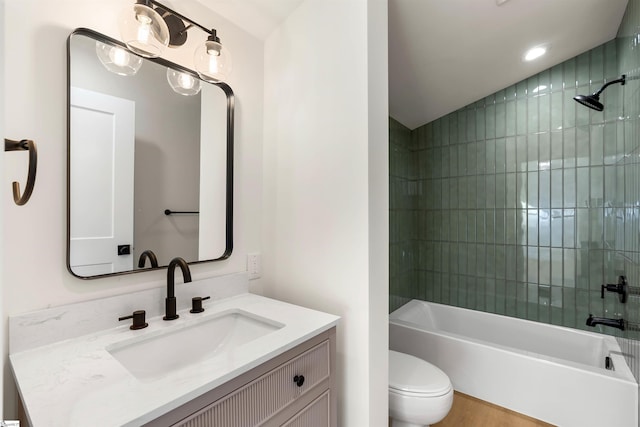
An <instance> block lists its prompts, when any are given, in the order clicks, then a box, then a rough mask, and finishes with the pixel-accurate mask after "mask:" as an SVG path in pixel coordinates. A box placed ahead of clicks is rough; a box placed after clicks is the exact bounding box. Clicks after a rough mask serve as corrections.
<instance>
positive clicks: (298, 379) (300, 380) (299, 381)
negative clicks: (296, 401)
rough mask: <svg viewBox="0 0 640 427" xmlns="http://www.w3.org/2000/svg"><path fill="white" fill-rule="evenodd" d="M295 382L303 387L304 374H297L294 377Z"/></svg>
mask: <svg viewBox="0 0 640 427" xmlns="http://www.w3.org/2000/svg"><path fill="white" fill-rule="evenodd" d="M293 382H294V383H296V385H297V386H298V387H302V384H304V375H296V376H295V377H293Z"/></svg>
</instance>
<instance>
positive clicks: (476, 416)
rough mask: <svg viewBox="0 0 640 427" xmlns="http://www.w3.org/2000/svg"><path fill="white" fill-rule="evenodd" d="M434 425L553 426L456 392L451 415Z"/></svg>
mask: <svg viewBox="0 0 640 427" xmlns="http://www.w3.org/2000/svg"><path fill="white" fill-rule="evenodd" d="M433 427H553V425H552V424H547V423H544V422H542V421H539V420H536V419H534V418H531V417H527V416H526V415H522V414H519V413H517V412H513V411H510V410H508V409H505V408H502V407H500V406H497V405H493V404H491V403H488V402H485V401H482V400H480V399H476V398H475V397H471V396H468V395H466V394H462V393H458V392H457V391H456V392H455V395H454V397H453V406H452V407H451V411H449V415H447V417H446V418H445V419H444V420H442V421H440V422H439V423H437V424H433Z"/></svg>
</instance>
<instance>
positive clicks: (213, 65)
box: [209, 55, 219, 74]
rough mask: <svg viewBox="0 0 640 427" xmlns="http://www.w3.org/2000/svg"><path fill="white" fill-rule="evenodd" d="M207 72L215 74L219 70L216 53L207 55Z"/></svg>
mask: <svg viewBox="0 0 640 427" xmlns="http://www.w3.org/2000/svg"><path fill="white" fill-rule="evenodd" d="M209 56H210V57H209V72H210V73H212V74H217V73H218V72H219V67H218V55H209Z"/></svg>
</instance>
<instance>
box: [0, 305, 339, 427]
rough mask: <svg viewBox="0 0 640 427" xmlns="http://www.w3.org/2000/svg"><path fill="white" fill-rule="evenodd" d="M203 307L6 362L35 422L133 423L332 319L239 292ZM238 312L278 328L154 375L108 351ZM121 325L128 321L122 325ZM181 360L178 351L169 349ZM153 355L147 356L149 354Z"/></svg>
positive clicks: (63, 425) (67, 425)
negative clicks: (142, 374) (132, 368)
mask: <svg viewBox="0 0 640 427" xmlns="http://www.w3.org/2000/svg"><path fill="white" fill-rule="evenodd" d="M203 306H204V307H205V309H206V310H205V312H204V313H200V314H191V313H189V310H188V309H183V310H180V311H179V312H178V314H179V315H180V318H179V319H177V320H174V321H171V322H167V321H163V320H162V316H161V315H159V316H156V317H152V318H147V322H148V323H149V326H148V327H147V328H145V329H141V330H131V329H129V325H130V323H129V322H130V321H127V322H122V323H123V324H122V325H121V326H117V327H114V328H110V329H104V330H100V331H95V332H92V333H89V334H85V335H82V336H78V337H73V338H69V339H64V340H62V341H58V342H53V343H49V344H45V345H40V346H37V347H34V348H28V349H25V350H21V351H18V352H15V353H11V354H10V356H9V358H10V362H11V367H12V369H13V372H14V376H15V378H16V382H17V384H18V389H19V392H20V396H21V398H22V400H23V403H24V405H25V408H26V411H27V415H28V417H29V420H30V422H31V423H32V425H33V426H34V427H40V426H47V427H57V426H60V427H72V426H82V427H85V426H89V425H90V426H96V427H97V426H139V425H141V424H143V423H146V422H148V421H151V420H153V419H155V418H157V417H158V416H160V415H162V414H165V413H167V412H169V411H171V410H173V409H175V408H177V407H178V406H180V405H182V404H184V403H186V402H188V401H190V400H192V399H193V398H195V397H197V396H199V395H201V394H203V393H205V392H207V391H209V390H212V389H214V388H216V387H218V386H220V385H222V384H224V383H225V382H227V381H229V380H230V379H232V378H234V377H236V376H238V375H240V374H242V373H244V372H247V371H248V370H250V369H252V368H254V367H256V366H258V365H260V364H262V363H264V362H266V361H268V360H269V359H271V358H273V357H275V356H278V355H279V354H282V353H283V352H285V351H287V350H289V349H291V348H293V347H295V346H296V345H298V344H300V343H302V342H304V341H306V340H307V339H309V338H311V337H313V336H315V335H317V334H318V333H321V332H323V331H326V330H328V329H330V328H331V327H333V326H335V325H336V324H337V322H338V319H339V318H338V317H337V316H334V315H331V314H327V313H322V312H318V311H315V310H310V309H307V308H303V307H299V306H295V305H292V304H287V303H284V302H281V301H276V300H273V299H269V298H265V297H261V296H258V295H254V294H249V293H243V294H239V295H235V296H231V297H227V298H223V299H218V300H215V301H205V302H204V304H203ZM234 309H240V310H243V311H246V312H248V313H252V314H254V315H257V316H261V317H264V318H268V319H271V320H273V321H275V322H279V323H281V324H283V325H284V326H283V327H282V328H280V329H278V330H275V331H273V332H270V333H268V334H266V335H264V336H262V337H259V338H257V339H255V340H253V341H250V342H248V343H246V344H243V345H242V346H240V347H238V348H237V350H236V351H230V352H224V353H221V355H218V356H214V357H212V358H211V359H208V360H204V361H201V362H198V363H196V364H192V365H188V366H185V367H183V368H180V369H178V370H175V371H172V372H170V373H168V374H167V375H165V376H162V377H161V378H158V379H154V380H139V379H137V378H135V377H134V376H133V375H132V374H131V373H129V371H128V370H127V369H125V368H124V367H123V366H122V365H121V364H120V363H119V362H118V361H117V360H116V359H114V358H113V357H112V356H111V354H110V353H109V352H108V351H107V348H109V347H110V346H114V345H117V344H118V343H121V342H123V341H128V340H131V339H132V338H135V337H141V338H142V337H143V336H145V335H149V334H151V335H153V334H160V333H164V332H167V331H168V330H169V329H170V328H171V329H178V328H181V327H184V325H185V324H186V323H188V322H196V321H197V320H196V319H201V320H206V319H207V318H210V317H214V316H216V315H219V314H220V313H223V312H225V311H228V310H234ZM125 323H126V324H125ZM167 350H168V351H172V352H174V353H175V356H176V357H177V358H179V357H180V351H181V349H179V348H176V349H167ZM148 357H150V358H152V357H153V355H148Z"/></svg>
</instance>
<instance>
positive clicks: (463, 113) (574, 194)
mask: <svg viewBox="0 0 640 427" xmlns="http://www.w3.org/2000/svg"><path fill="white" fill-rule="evenodd" d="M639 2H640V0H630V2H629V6H628V9H627V12H626V14H625V18H624V20H623V23H622V25H621V27H620V33H619V34H618V37H617V38H616V39H615V40H612V41H610V42H608V43H605V44H604V45H601V46H599V47H596V48H595V49H592V50H590V51H588V52H585V53H583V54H581V55H579V56H577V57H575V58H572V59H570V60H568V61H566V62H564V63H562V64H559V65H557V66H555V67H553V68H551V69H548V70H545V71H543V72H541V73H539V74H537V75H535V76H533V77H531V78H529V79H527V80H525V81H522V82H519V83H517V84H515V85H513V86H510V87H508V88H506V89H504V90H501V91H499V92H497V93H494V94H492V95H490V96H487V97H486V98H484V99H481V100H479V101H477V102H475V103H474V104H471V105H468V106H466V107H464V108H462V109H460V110H458V111H455V112H453V113H451V114H449V115H447V116H445V117H442V118H440V119H438V120H436V121H434V122H431V123H428V124H426V125H424V126H421V127H419V128H417V129H414V130H409V129H407V128H405V127H403V126H402V125H401V124H400V123H398V122H396V121H395V120H393V119H391V125H390V133H391V135H390V156H391V159H390V162H391V163H390V171H391V176H390V184H391V185H390V188H391V197H390V207H391V215H390V220H391V227H390V234H391V235H390V245H391V247H390V257H391V259H390V279H391V283H390V310H394V309H396V308H397V307H399V306H401V305H402V304H404V303H405V302H406V301H408V300H409V299H412V298H417V299H424V300H428V301H434V302H439V303H444V304H450V305H455V306H459V307H465V308H471V309H476V310H482V311H488V312H492V313H498V314H504V315H508V316H514V317H519V318H524V319H530V320H534V321H540V322H545V323H551V324H557V325H563V326H569V327H574V328H579V329H588V330H592V331H593V330H598V331H600V332H604V333H609V334H612V335H618V336H620V337H630V338H637V333H635V332H628V331H627V332H624V333H622V332H620V331H618V330H616V329H611V328H608V327H598V328H597V329H593V328H590V327H587V326H586V325H585V321H586V319H587V317H588V315H589V313H593V315H595V316H602V317H610V318H619V317H622V316H624V317H625V319H627V320H629V321H632V322H640V297H632V298H631V300H630V301H629V302H628V303H627V304H625V305H623V304H621V303H620V302H619V301H618V299H617V296H616V295H614V294H608V295H606V296H605V298H604V299H601V298H600V286H601V284H603V283H616V282H617V277H618V276H619V275H622V274H624V275H626V276H627V278H628V280H629V282H630V284H631V285H632V286H638V287H640V134H639V133H638V130H639V124H640V121H639V114H640V102H639V100H640V81H639V80H636V79H640V77H638V76H640V72H639V71H638V70H639V69H640V55H639V51H640V36H639V35H638V31H639V30H638V29H639V28H640V12H639V11H640V6H639ZM623 73H624V74H626V75H627V76H628V82H627V84H626V85H625V86H621V85H619V84H617V85H612V86H610V87H608V88H607V89H606V90H605V91H604V92H603V94H602V95H601V101H602V102H603V104H604V105H605V110H604V111H603V112H596V111H593V110H590V109H588V108H586V107H584V106H581V105H579V104H578V103H576V102H575V101H574V100H573V97H574V96H576V95H577V94H590V93H593V92H595V91H597V90H598V89H599V88H600V87H601V86H602V85H603V84H604V83H605V82H607V81H611V80H613V79H616V78H618V77H619V76H620V75H621V74H623Z"/></svg>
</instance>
